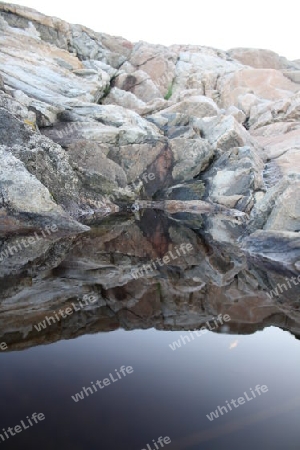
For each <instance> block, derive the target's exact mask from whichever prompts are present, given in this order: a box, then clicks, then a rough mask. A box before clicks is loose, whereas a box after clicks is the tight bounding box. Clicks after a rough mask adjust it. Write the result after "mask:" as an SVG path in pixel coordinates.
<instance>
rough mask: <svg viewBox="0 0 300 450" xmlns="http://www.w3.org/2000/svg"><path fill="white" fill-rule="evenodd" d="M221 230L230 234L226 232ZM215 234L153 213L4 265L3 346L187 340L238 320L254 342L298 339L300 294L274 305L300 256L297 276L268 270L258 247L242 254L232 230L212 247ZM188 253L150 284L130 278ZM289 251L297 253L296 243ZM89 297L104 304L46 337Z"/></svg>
mask: <svg viewBox="0 0 300 450" xmlns="http://www.w3.org/2000/svg"><path fill="white" fill-rule="evenodd" d="M214 220H215V219H214ZM199 223H201V222H200V219H199ZM188 225H189V226H188ZM222 225H223V231H224V230H225V227H226V226H227V225H226V224H225V225H224V224H222ZM218 226H220V224H218ZM215 229H216V222H214V223H213V224H212V225H211V227H210V225H209V220H208V221H207V226H206V228H205V230H206V232H204V231H201V230H199V227H197V226H196V225H195V219H194V220H193V221H192V222H190V224H189V222H188V221H185V225H183V224H182V222H180V221H178V220H174V219H172V218H170V217H167V216H165V215H164V214H163V213H161V212H157V211H152V210H147V211H145V212H144V213H143V214H142V215H141V217H140V220H138V221H136V220H135V219H134V217H133V216H123V217H122V216H120V217H119V219H116V217H113V218H112V217H109V218H107V220H106V221H105V222H102V223H101V225H100V226H98V227H97V228H95V229H93V230H92V231H91V232H89V233H86V234H81V235H79V236H77V237H74V236H55V237H51V239H48V240H45V241H40V244H39V245H35V246H32V247H31V248H30V249H28V250H26V251H27V252H28V253H25V251H24V252H22V255H21V254H18V255H15V257H14V258H15V259H12V258H13V257H11V258H10V259H8V260H7V261H5V262H4V263H2V267H1V276H2V277H3V278H2V279H1V282H0V283H1V285H0V287H1V297H0V298H1V300H0V330H1V331H0V342H2V341H5V342H6V343H7V344H8V345H9V349H10V350H14V349H22V348H27V347H31V346H34V345H39V344H45V343H51V342H54V341H57V340H60V339H70V338H74V337H76V336H79V335H83V334H88V333H96V332H98V331H112V330H115V329H117V328H119V327H123V328H126V329H136V328H142V329H146V328H151V327H154V328H156V329H159V330H181V329H182V330H188V329H194V328H200V327H201V326H202V325H203V324H204V323H205V322H206V321H208V320H210V319H211V318H212V317H213V316H215V315H218V314H229V315H230V316H231V318H232V320H231V322H229V323H228V325H229V330H228V331H229V332H231V333H237V334H248V333H253V332H255V331H256V330H260V329H263V328H264V327H266V326H270V325H274V326H278V327H281V328H283V329H287V330H289V331H291V332H292V333H293V334H295V335H296V336H300V311H299V292H300V289H299V286H300V285H299V286H298V287H297V286H292V288H291V289H289V290H288V291H287V292H284V293H283V294H282V295H280V296H279V297H276V296H275V297H274V298H273V299H272V298H269V296H268V295H267V292H269V291H270V289H273V288H274V286H276V284H277V283H283V282H284V280H285V279H286V277H290V276H292V275H293V274H295V273H296V272H297V271H296V268H297V267H296V261H295V254H296V253H297V248H299V247H297V245H295V246H294V247H293V250H291V252H290V253H291V254H292V256H291V261H292V262H293V263H292V264H287V267H289V271H288V270H287V269H286V268H284V267H283V266H282V263H281V265H280V266H276V264H275V262H276V261H275V260H276V258H275V257H273V259H272V260H271V259H269V260H268V261H267V269H268V270H266V259H265V258H261V260H259V258H258V257H257V255H256V256H255V257H253V255H254V250H255V245H254V244H252V247H253V248H252V253H251V252H250V253H249V252H248V253H246V252H244V251H242V250H241V245H240V244H238V243H237V241H236V237H237V236H236V235H237V234H238V232H237V231H236V229H235V228H233V227H228V226H227V228H226V230H225V231H226V233H227V235H228V236H229V237H228V238H226V239H224V233H225V231H224V232H222V233H220V239H219V241H217V240H214V241H213V240H212V236H213V235H214V232H215V231H213V232H212V230H215ZM237 229H239V227H237ZM12 239H13V238H12ZM257 242H259V241H256V249H257V246H258V245H259V244H258V243H257ZM264 242H265V241H264ZM270 242H271V241H270ZM282 242H284V240H281V247H280V252H281V253H282V252H283V251H284V244H283V243H282ZM182 243H190V244H192V246H193V250H192V251H191V252H190V253H187V254H186V255H181V256H178V258H176V259H174V260H173V261H172V265H168V266H167V265H163V266H158V270H153V271H152V272H150V271H149V274H148V276H146V277H143V278H139V279H133V278H132V276H131V270H132V269H136V268H139V267H141V266H142V265H143V264H147V263H149V262H151V261H153V260H156V258H161V257H163V255H164V254H165V253H166V252H168V251H170V250H171V251H172V249H174V248H176V247H178V246H179V245H180V244H182ZM288 243H289V246H290V248H292V247H291V241H290V239H289V240H288ZM7 244H8V242H6V245H7ZM269 244H270V245H271V243H269ZM247 248H248V249H249V248H251V247H249V245H248V247H247ZM278 248H279V247H278ZM295 249H296V250H295ZM275 250H276V248H275V247H273V253H274V251H275ZM295 252H296V253H295ZM287 254H288V252H287ZM249 255H250V256H249ZM269 255H270V253H269ZM286 258H287V257H286ZM274 261H275V262H274ZM281 261H282V258H281ZM298 274H299V272H298ZM91 292H93V293H95V295H97V298H98V301H97V302H96V303H95V304H93V305H88V306H87V307H85V308H84V309H81V310H80V311H78V312H74V313H73V314H72V315H70V316H68V317H67V318H66V319H61V320H60V321H57V323H56V324H53V325H51V326H47V328H46V329H44V330H41V331H40V332H38V331H37V330H36V329H35V328H34V325H35V324H38V323H39V322H41V321H42V320H44V318H45V316H47V315H48V316H50V315H51V314H52V315H53V314H54V313H55V312H57V311H58V310H59V309H63V310H65V309H66V308H67V307H68V306H70V305H71V304H72V302H76V301H77V300H80V299H82V297H83V295H84V294H87V293H91ZM218 331H219V330H218Z"/></svg>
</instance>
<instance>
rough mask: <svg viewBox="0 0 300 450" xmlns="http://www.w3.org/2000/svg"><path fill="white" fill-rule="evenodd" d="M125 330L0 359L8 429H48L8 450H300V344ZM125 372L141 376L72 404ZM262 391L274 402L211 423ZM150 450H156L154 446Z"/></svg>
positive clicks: (276, 334)
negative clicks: (229, 404) (158, 444)
mask: <svg viewBox="0 0 300 450" xmlns="http://www.w3.org/2000/svg"><path fill="white" fill-rule="evenodd" d="M180 334H182V333H181V332H164V331H157V330H153V329H150V330H135V331H130V332H128V331H124V330H116V331H113V332H110V333H99V334H96V335H92V336H82V337H79V338H77V339H74V340H70V341H61V342H58V343H55V344H52V345H47V346H39V347H35V348H31V349H28V350H25V351H22V352H13V353H6V354H1V355H0V357H1V374H0V386H1V391H0V392H1V397H0V399H1V405H2V408H1V427H4V428H7V427H9V426H14V425H15V424H18V423H19V422H20V420H21V419H25V417H26V416H27V415H31V413H33V412H37V413H40V412H42V413H44V415H45V420H44V421H43V422H40V423H38V424H37V425H35V426H34V427H32V428H30V429H28V430H27V429H26V430H24V431H23V432H22V433H20V434H18V435H16V436H14V437H10V439H9V440H7V441H6V442H5V443H3V444H2V446H3V448H7V449H16V448H17V449H19V448H20V449H21V448H32V449H39V448H44V449H54V448H59V449H69V448H70V449H71V448H72V449H78V450H81V449H86V448H88V449H92V450H94V449H100V448H101V449H102V448H105V449H108V450H110V449H137V450H139V449H144V448H146V444H147V443H149V444H151V443H152V444H153V442H152V441H153V439H154V440H156V439H157V438H158V437H159V436H162V437H165V436H169V437H170V439H171V443H170V444H169V445H168V446H167V447H168V448H170V449H171V448H176V449H185V448H187V449H191V450H193V449H195V450H196V449H199V448H201V449H219V448H232V449H240V448H244V449H249V450H250V449H253V448H258V449H263V448H272V449H278V450H279V449H283V448H285V449H289V450H292V449H295V450H296V449H298V448H299V433H300V428H299V417H300V415H299V413H300V392H299V380H300V342H299V341H298V340H296V339H295V338H294V337H293V336H291V335H290V334H289V333H288V332H285V331H282V330H280V329H278V328H275V327H270V328H266V329H265V330H264V331H260V332H257V333H255V334H253V335H251V336H233V335H226V334H215V333H213V332H208V333H207V334H205V335H203V336H199V337H198V338H196V339H195V340H194V341H191V342H190V343H187V344H186V345H184V346H183V347H182V348H179V349H176V350H175V351H172V350H171V348H170V347H169V344H170V343H172V342H173V341H174V340H175V339H178V338H179V337H180ZM122 365H125V366H129V365H130V366H132V368H133V372H132V373H131V374H129V375H128V374H127V376H126V377H123V378H122V379H119V381H118V382H115V383H112V384H111V385H108V386H106V387H105V388H104V389H103V390H101V391H99V390H98V392H95V393H94V394H93V395H91V394H90V395H89V396H88V397H85V399H84V400H80V401H79V402H78V403H75V402H74V401H73V400H72V398H71V395H74V394H75V393H77V392H79V391H80V390H81V389H82V387H83V386H85V387H87V386H89V385H90V382H91V381H95V380H97V379H99V380H102V379H103V378H105V377H107V376H108V374H109V373H112V372H113V373H115V372H114V371H115V369H120V367H121V366H122ZM114 378H115V377H114ZM257 384H260V385H267V387H268V392H266V393H263V394H262V395H261V396H260V397H258V396H257V397H256V398H253V399H252V400H251V401H248V402H246V403H245V404H244V405H240V406H239V407H238V408H237V409H235V410H234V409H233V411H231V412H230V411H229V412H228V413H227V414H224V415H223V416H220V417H219V418H218V419H215V420H214V421H212V422H210V421H209V420H208V419H207V417H206V414H209V413H210V412H211V411H213V410H215V409H216V408H217V406H218V405H220V406H222V405H225V401H226V400H229V401H230V400H231V399H236V398H238V397H240V396H241V395H243V392H244V391H247V393H248V397H250V398H251V394H250V388H252V389H253V388H254V387H255V386H256V385H257ZM151 448H155V447H154V444H153V446H152V447H151Z"/></svg>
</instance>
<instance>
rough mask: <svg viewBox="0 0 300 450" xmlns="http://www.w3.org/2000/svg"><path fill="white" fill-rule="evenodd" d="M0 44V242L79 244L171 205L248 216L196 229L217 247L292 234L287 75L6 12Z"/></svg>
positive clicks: (287, 69)
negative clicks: (150, 207) (61, 239)
mask: <svg viewBox="0 0 300 450" xmlns="http://www.w3.org/2000/svg"><path fill="white" fill-rule="evenodd" d="M0 31H1V33H0V154H1V160H2V165H1V169H0V218H1V225H0V229H1V232H2V233H6V234H7V232H8V231H12V230H13V231H18V230H19V231H20V230H22V231H24V230H25V229H31V228H33V227H40V226H42V225H44V224H49V222H57V224H58V225H59V227H60V229H61V230H65V229H70V230H78V231H83V230H84V229H85V228H84V227H83V225H81V224H80V223H79V222H78V221H80V222H86V223H89V224H91V223H92V222H91V217H92V220H94V219H95V217H96V218H97V219H99V218H101V217H104V216H105V215H107V214H110V213H113V212H116V211H119V210H120V208H121V209H122V208H123V206H124V205H129V206H130V205H131V204H132V203H134V201H136V200H143V201H148V200H149V201H152V200H157V199H159V200H161V201H163V200H168V199H169V200H175V201H176V198H172V195H173V194H174V193H175V192H177V194H178V192H180V193H181V194H180V195H181V196H183V198H182V197H181V198H180V196H179V197H178V198H177V199H178V200H198V201H199V200H205V201H208V202H214V203H216V204H218V205H219V206H220V208H234V209H236V210H239V211H241V212H242V213H246V214H247V215H249V221H248V223H247V224H243V225H242V228H241V229H239V228H238V230H239V231H238V232H237V234H236V232H234V233H235V234H234V233H233V232H232V230H231V229H230V227H229V228H228V224H226V225H224V223H223V222H222V220H221V219H220V218H219V217H211V218H207V227H208V229H209V232H210V233H211V236H212V237H213V238H214V239H217V240H218V239H219V240H220V241H222V242H224V241H226V240H229V241H233V240H234V239H237V238H240V239H245V241H244V242H248V243H249V245H250V242H252V241H251V235H252V233H255V232H257V230H262V234H260V235H259V236H260V239H259V242H261V243H262V241H263V239H264V238H266V239H269V238H271V237H272V236H273V235H272V233H279V234H278V236H280V233H298V232H299V230H300V210H299V202H298V197H299V196H298V188H299V176H300V175H299V174H300V166H299V161H300V158H299V148H300V137H299V136H300V96H299V89H300V84H299V83H300V78H299V75H300V64H299V61H294V62H292V61H288V60H286V59H285V58H283V57H280V56H279V55H277V54H275V53H273V52H270V51H266V50H253V49H238V48H237V49H232V50H229V51H228V52H225V51H220V50H216V49H212V48H207V47H201V46H188V45H173V46H171V47H165V46H162V45H152V44H151V45H150V44H147V43H145V42H138V43H131V42H129V41H127V40H126V39H123V38H120V37H112V36H108V35H106V34H104V33H96V32H94V31H92V30H90V29H88V28H86V27H84V26H81V25H71V24H68V23H66V22H64V21H62V20H60V19H57V18H51V17H47V16H45V15H43V14H40V13H38V12H36V11H34V10H32V9H29V8H25V7H21V6H17V5H10V4H7V3H1V4H0ZM201 181H203V182H204V184H205V187H204V188H203V189H202V190H201V189H200V190H198V189H194V190H193V186H196V187H197V186H199V182H201ZM176 189H177V191H176ZM178 189H179V190H178ZM191 192H192V197H191V196H190V193H191ZM170 195H171V197H170ZM182 217H183V216H182ZM185 217H186V216H185ZM195 226H198V225H195ZM232 233H233V234H232ZM249 235H250V238H249V239H250V241H248V240H247V239H246V238H247V237H248V236H249ZM253 236H256V235H255V234H254V235H253ZM287 236H291V239H292V235H289V234H287ZM287 241H288V240H285V242H287ZM251 245H252V244H251ZM262 245H263V244H262ZM256 250H257V251H258V249H256ZM274 260H276V257H274Z"/></svg>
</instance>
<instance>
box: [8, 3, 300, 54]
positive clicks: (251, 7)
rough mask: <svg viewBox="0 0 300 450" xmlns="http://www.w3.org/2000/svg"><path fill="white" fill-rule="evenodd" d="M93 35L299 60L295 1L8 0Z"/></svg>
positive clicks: (297, 20)
mask: <svg viewBox="0 0 300 450" xmlns="http://www.w3.org/2000/svg"><path fill="white" fill-rule="evenodd" d="M12 3H17V4H19V5H24V6H29V7H31V8H34V9H37V10H38V11H40V12H42V13H44V14H47V15H51V16H56V17H59V18H61V19H64V20H66V21H68V22H70V23H80V24H82V25H85V26H87V27H89V28H92V29H93V30H95V31H102V32H105V33H108V34H111V35H117V36H123V37H125V38H127V39H129V40H130V41H133V42H137V41H139V40H144V41H147V42H151V43H155V44H164V45H171V44H198V45H207V46H210V47H215V48H219V49H223V50H228V49H230V48H233V47H253V48H265V49H269V50H273V51H275V52H277V53H279V54H280V55H281V56H285V57H287V58H288V59H291V60H293V59H300V48H299V34H298V32H299V5H298V2H297V1H296V0H285V1H284V2H282V1H279V0H271V1H270V0H247V1H245V0H244V1H243V0H184V1H179V2H177V3H176V0H149V1H147V2H145V1H142V0H111V1H101V0H83V1H82V0H81V1H76V0H75V1H74V0H73V1H72V0H50V1H48V0H47V1H45V0H13V1H12Z"/></svg>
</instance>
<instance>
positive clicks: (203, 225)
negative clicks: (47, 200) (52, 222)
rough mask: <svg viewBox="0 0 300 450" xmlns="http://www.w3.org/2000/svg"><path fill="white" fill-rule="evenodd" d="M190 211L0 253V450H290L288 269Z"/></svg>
mask: <svg viewBox="0 0 300 450" xmlns="http://www.w3.org/2000/svg"><path fill="white" fill-rule="evenodd" d="M205 220H206V219H203V218H201V217H198V216H196V217H193V218H192V219H191V218H190V217H189V216H188V215H187V216H180V218H179V217H178V216H177V217H176V218H170V217H167V216H165V215H163V214H160V213H156V212H153V211H152V212H151V211H146V212H145V213H143V214H141V215H140V216H138V215H136V216H135V217H133V216H130V217H128V216H125V217H120V218H119V219H118V218H116V217H114V218H108V219H107V220H104V221H102V222H101V223H99V224H97V226H95V227H94V228H92V230H91V231H90V232H88V233H84V234H81V235H79V236H61V235H59V233H57V234H56V235H55V236H49V237H46V238H45V239H43V240H39V241H37V242H35V244H34V245H32V246H31V247H28V248H26V249H25V248H24V249H23V248H21V249H19V251H18V252H14V253H13V254H12V255H8V256H7V257H6V259H5V261H2V264H1V265H0V364H1V365H0V368H1V370H0V402H1V412H0V444H1V446H2V447H1V448H7V449H8V450H9V449H14V450H15V449H22V450H23V449H26V450H27V449H31V450H37V449H41V448H42V449H43V450H48V449H49V450H50V449H51V450H53V449H58V450H69V449H71V450H86V449H88V450H99V449H105V450H159V449H160V448H167V449H170V450H171V449H172V450H184V449H187V450H189V449H190V450H198V449H203V450H216V449H223V448H225V449H231V450H240V449H241V448H243V449H245V450H248V449H249V450H250V449H251V450H253V449H255V450H260V449H263V450H265V449H269V448H272V449H278V450H279V449H280V450H282V449H285V450H296V449H297V450H298V448H299V438H300V426H299V417H300V415H299V412H300V389H299V380H300V339H299V338H300V305H299V293H300V289H299V286H298V284H296V283H294V282H293V281H292V280H293V278H292V277H293V276H296V275H299V273H296V272H297V270H296V271H295V270H294V268H293V267H296V266H295V265H294V266H292V265H291V266H290V269H289V270H287V269H285V268H284V267H282V265H281V266H280V264H277V265H276V264H275V265H274V264H271V262H270V259H269V260H267V259H266V258H261V259H259V258H258V257H257V256H255V258H252V259H251V258H249V255H248V256H247V255H246V254H245V252H244V251H243V249H242V247H241V245H240V244H239V238H240V237H241V236H242V235H243V232H244V230H243V225H242V224H241V225H240V224H238V225H232V224H230V223H229V224H228V223H227V222H221V221H218V220H217V218H215V219H212V225H211V227H210V228H209V226H208V225H209V223H208V222H205ZM229 225H230V226H229ZM16 239H20V237H15V236H11V237H9V238H7V237H5V239H3V242H2V241H1V245H2V246H1V248H0V250H1V249H3V248H4V249H5V248H8V246H13V245H15V240H16ZM1 251H2V250H1ZM167 256H168V258H167ZM292 257H293V258H294V257H297V248H296V249H292ZM137 274H138V275H137ZM295 279H296V278H294V280H295ZM87 298H88V299H89V301H87V300H86V299H87ZM84 299H85V300H84ZM67 311H69V312H68V313H67ZM42 323H44V326H41V324H42ZM209 328H211V329H212V330H211V331H210V330H209Z"/></svg>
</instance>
